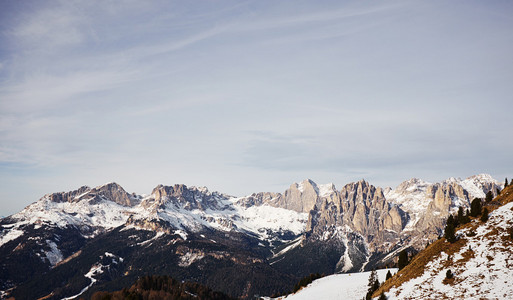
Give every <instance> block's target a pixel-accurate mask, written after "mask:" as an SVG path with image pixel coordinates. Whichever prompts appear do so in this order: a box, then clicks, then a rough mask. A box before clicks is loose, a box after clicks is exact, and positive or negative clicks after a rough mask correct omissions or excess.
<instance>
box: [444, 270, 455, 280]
mask: <svg viewBox="0 0 513 300" xmlns="http://www.w3.org/2000/svg"><path fill="white" fill-rule="evenodd" d="M453 276H454V275H453V274H452V272H451V270H450V269H449V270H447V272H446V273H445V278H447V279H451V278H452V277H453Z"/></svg>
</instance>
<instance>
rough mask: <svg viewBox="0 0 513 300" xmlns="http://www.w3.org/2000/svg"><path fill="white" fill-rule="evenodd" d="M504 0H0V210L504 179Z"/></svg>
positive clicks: (510, 60)
mask: <svg viewBox="0 0 513 300" xmlns="http://www.w3.org/2000/svg"><path fill="white" fill-rule="evenodd" d="M512 53H513V2H512V1H495V0H492V1H436V0H435V1H415V0H413V1H412V0H407V1H302V0H299V1H30V0H29V1H10V0H4V1H0V216H1V215H3V216H6V215H10V214H12V213H15V212H17V211H20V210H21V209H23V207H25V206H26V205H28V204H30V203H32V202H34V201H37V200H38V199H39V198H40V197H42V196H43V195H44V194H47V193H52V192H60V191H69V190H74V189H76V188H78V187H80V186H83V185H88V186H92V187H94V186H98V185H101V184H103V183H106V182H117V183H119V184H120V185H122V186H123V187H124V188H125V189H126V190H127V191H128V192H136V193H138V194H150V193H151V190H152V189H153V187H155V186H156V185H158V184H165V185H173V184H176V183H184V184H186V185H194V186H207V187H208V188H209V189H210V190H217V191H221V192H223V193H227V194H230V195H234V196H244V195H248V194H251V193H253V192H259V191H272V192H283V191H284V190H285V189H286V188H288V186H289V185H290V184H291V183H293V182H299V181H301V180H303V179H306V178H311V179H312V180H314V181H315V182H317V183H329V182H333V183H334V184H335V185H336V186H337V188H338V189H341V188H342V187H343V185H344V184H346V183H349V182H353V181H357V180H360V179H362V178H364V179H366V180H367V181H369V182H370V183H371V184H373V185H376V186H381V187H386V186H391V187H395V186H397V185H398V184H400V183H401V182H402V181H404V180H407V179H409V178H412V177H417V178H422V179H424V180H427V181H432V182H436V181H441V180H444V179H446V178H449V177H461V178H466V177H468V176H471V175H475V174H479V173H488V174H491V175H492V176H493V177H494V178H496V179H497V180H499V181H504V178H505V177H508V178H510V177H511V176H513V169H512V168H511V166H513V151H512V150H513V139H512V137H513V117H512V110H513V55H512Z"/></svg>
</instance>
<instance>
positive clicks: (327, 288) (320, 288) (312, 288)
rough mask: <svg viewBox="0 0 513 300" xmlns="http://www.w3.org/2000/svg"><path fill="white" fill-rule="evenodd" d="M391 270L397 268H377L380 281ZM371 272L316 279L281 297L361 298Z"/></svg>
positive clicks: (292, 299)
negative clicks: (293, 292) (295, 291)
mask: <svg viewBox="0 0 513 300" xmlns="http://www.w3.org/2000/svg"><path fill="white" fill-rule="evenodd" d="M388 270H390V272H391V273H392V274H395V273H396V272H397V269H383V270H377V272H378V277H379V281H380V282H383V281H384V280H385V277H386V274H387V272H388ZM369 275H370V272H361V273H349V274H335V275H330V276H326V277H323V278H320V279H317V280H314V281H313V282H312V283H311V284H309V285H308V286H307V287H305V288H303V289H301V290H300V291H298V292H297V293H295V294H292V295H289V296H287V297H284V298H281V299H284V300H310V299H323V300H335V299H343V300H352V299H354V300H360V299H362V298H363V297H365V294H366V293H367V284H368V281H369Z"/></svg>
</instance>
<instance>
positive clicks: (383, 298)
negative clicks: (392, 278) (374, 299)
mask: <svg viewBox="0 0 513 300" xmlns="http://www.w3.org/2000/svg"><path fill="white" fill-rule="evenodd" d="M387 299H388V297H387V296H385V292H381V294H380V295H379V298H378V300H387Z"/></svg>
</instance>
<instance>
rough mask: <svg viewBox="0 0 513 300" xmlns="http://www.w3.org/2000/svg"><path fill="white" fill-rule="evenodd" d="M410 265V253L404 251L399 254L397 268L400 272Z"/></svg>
mask: <svg viewBox="0 0 513 300" xmlns="http://www.w3.org/2000/svg"><path fill="white" fill-rule="evenodd" d="M407 265H408V253H407V252H406V250H403V251H401V252H400V253H399V261H398V262H397V267H398V268H399V270H401V269H402V268H404V267H406V266H407Z"/></svg>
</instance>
